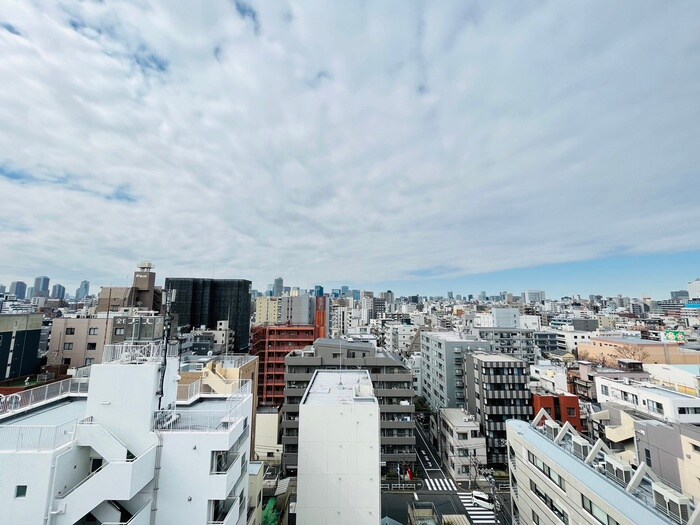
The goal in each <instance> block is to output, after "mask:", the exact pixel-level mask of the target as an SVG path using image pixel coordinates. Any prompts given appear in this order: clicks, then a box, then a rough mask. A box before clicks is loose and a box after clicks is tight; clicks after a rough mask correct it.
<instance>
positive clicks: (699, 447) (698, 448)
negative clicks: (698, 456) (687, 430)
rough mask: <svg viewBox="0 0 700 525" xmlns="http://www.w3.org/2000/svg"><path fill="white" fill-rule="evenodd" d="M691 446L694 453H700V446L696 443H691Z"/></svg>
mask: <svg viewBox="0 0 700 525" xmlns="http://www.w3.org/2000/svg"><path fill="white" fill-rule="evenodd" d="M691 445H693V452H700V445H697V444H695V443H691Z"/></svg>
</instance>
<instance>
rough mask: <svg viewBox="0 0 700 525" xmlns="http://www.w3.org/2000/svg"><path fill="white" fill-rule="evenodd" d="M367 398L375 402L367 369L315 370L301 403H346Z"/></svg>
mask: <svg viewBox="0 0 700 525" xmlns="http://www.w3.org/2000/svg"><path fill="white" fill-rule="evenodd" d="M367 400H374V402H375V403H376V398H375V397H374V389H373V387H372V380H371V379H370V377H369V372H368V371H367V370H317V371H316V372H314V375H313V377H312V378H311V382H310V383H309V386H308V387H307V389H306V393H305V394H304V398H303V399H302V400H301V404H305V405H347V404H352V403H355V402H357V401H367Z"/></svg>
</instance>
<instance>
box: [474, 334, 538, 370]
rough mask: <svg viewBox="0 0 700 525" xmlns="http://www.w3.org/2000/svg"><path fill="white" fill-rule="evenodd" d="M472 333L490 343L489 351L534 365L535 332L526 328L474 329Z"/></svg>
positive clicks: (535, 352)
mask: <svg viewBox="0 0 700 525" xmlns="http://www.w3.org/2000/svg"><path fill="white" fill-rule="evenodd" d="M472 333H473V334H474V335H476V336H478V337H479V338H480V339H485V340H487V341H490V342H491V351H492V352H496V353H500V354H508V355H511V356H513V357H516V358H518V359H522V360H524V361H527V362H528V363H529V364H531V365H534V364H535V361H536V358H537V350H536V348H535V332H534V330H528V329H526V328H498V327H496V328H481V327H480V328H474V329H473V330H472Z"/></svg>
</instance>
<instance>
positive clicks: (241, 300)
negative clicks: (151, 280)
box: [165, 277, 252, 352]
mask: <svg viewBox="0 0 700 525" xmlns="http://www.w3.org/2000/svg"><path fill="white" fill-rule="evenodd" d="M251 284H252V283H251V282H250V281H247V280H245V279H191V278H172V277H168V278H166V279H165V289H166V290H177V294H176V296H175V302H174V303H173V305H172V312H173V313H174V314H177V316H178V324H179V326H186V325H190V326H192V327H195V328H198V327H200V326H205V327H207V328H209V329H215V328H216V327H217V323H218V322H219V321H226V320H228V322H229V327H230V328H231V329H232V330H234V332H235V335H234V348H235V350H236V351H237V352H245V351H247V350H248V347H249V346H250V306H251V298H250V290H251Z"/></svg>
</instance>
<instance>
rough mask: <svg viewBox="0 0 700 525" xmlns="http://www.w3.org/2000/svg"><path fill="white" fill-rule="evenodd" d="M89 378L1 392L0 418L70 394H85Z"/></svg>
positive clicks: (71, 379) (65, 380)
mask: <svg viewBox="0 0 700 525" xmlns="http://www.w3.org/2000/svg"><path fill="white" fill-rule="evenodd" d="M88 382H89V378H87V377H83V378H70V379H64V380H62V381H56V382H55V383H49V384H47V385H42V386H38V387H36V388H29V389H27V390H23V391H21V392H16V393H14V394H9V395H2V394H0V419H2V418H3V416H7V415H9V414H14V413H17V412H23V411H25V410H28V409H30V408H32V407H34V406H36V405H39V404H42V403H45V402H47V401H53V400H55V399H59V398H61V397H68V396H70V395H78V396H85V395H87V391H88Z"/></svg>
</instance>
